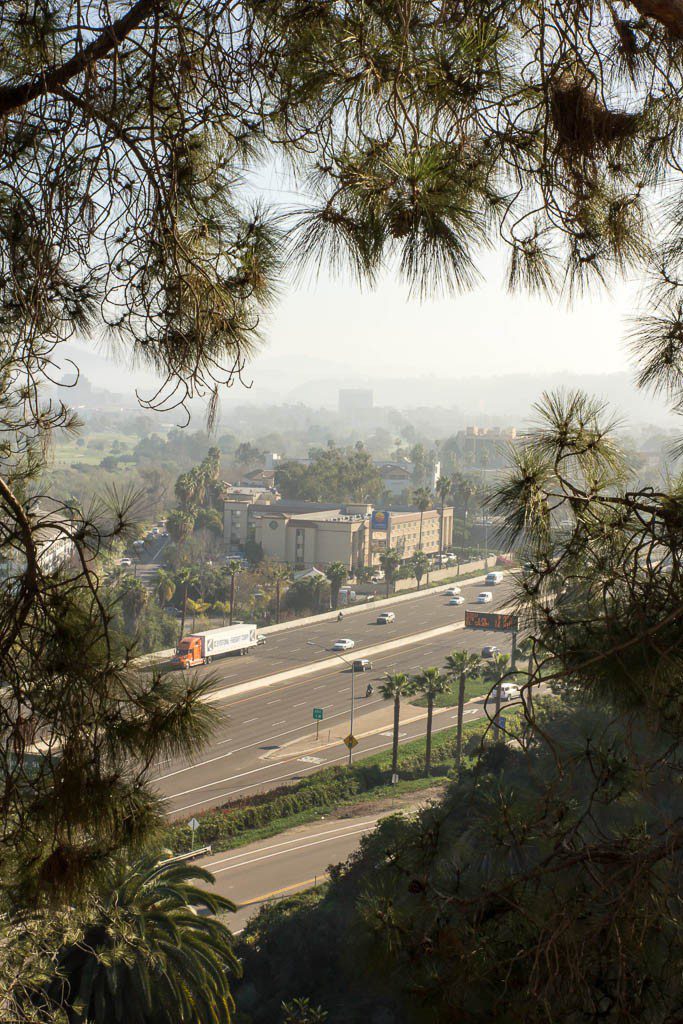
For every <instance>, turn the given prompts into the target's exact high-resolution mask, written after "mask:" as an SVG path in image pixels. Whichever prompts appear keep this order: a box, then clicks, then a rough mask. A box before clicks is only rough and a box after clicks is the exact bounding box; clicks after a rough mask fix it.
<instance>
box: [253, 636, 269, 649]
mask: <svg viewBox="0 0 683 1024" xmlns="http://www.w3.org/2000/svg"><path fill="white" fill-rule="evenodd" d="M267 639H268V637H267V636H266V634H265V633H257V634H256V646H257V647H260V646H261V644H264V643H265V642H266V640H267Z"/></svg>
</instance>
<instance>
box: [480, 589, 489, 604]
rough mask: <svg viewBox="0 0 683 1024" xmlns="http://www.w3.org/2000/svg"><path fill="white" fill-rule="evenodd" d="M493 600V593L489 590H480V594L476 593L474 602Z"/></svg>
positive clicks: (486, 602) (481, 602) (485, 602)
mask: <svg viewBox="0 0 683 1024" xmlns="http://www.w3.org/2000/svg"><path fill="white" fill-rule="evenodd" d="M490 601H493V594H492V593H491V591H490V590H482V592H481V593H480V594H477V600H476V604H488V603H489V602H490Z"/></svg>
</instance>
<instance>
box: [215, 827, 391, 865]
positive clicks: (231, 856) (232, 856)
mask: <svg viewBox="0 0 683 1024" xmlns="http://www.w3.org/2000/svg"><path fill="white" fill-rule="evenodd" d="M383 817H384V815H379V816H378V817H376V818H366V820H365V821H357V820H356V819H354V818H349V820H348V821H345V822H344V823H343V824H339V825H337V826H336V827H335V828H325V829H323V830H322V831H321V832H312V833H311V834H310V835H306V836H293V837H292V838H291V839H284V840H282V842H279V843H271V844H270V846H262V847H260V849H258V850H252V851H251V852H252V853H268V852H269V851H270V850H281V849H282V847H284V846H289V847H292V846H294V848H295V849H298V847H297V846H296V843H301V842H306V841H307V840H308V839H320V837H321V836H333V837H334V836H335V834H336V833H337V832H348V831H349V829H356V828H359V827H360V826H363V827H366V826H367V827H368V828H369V827H370V826H371V825H376V824H377V822H378V821H381V820H382V818H383ZM338 838H340V839H341V838H343V837H342V836H339V837H338ZM284 852H285V853H289V852H290V851H289V850H285V851H284ZM249 856H251V854H250V852H249V851H248V850H236V851H232V852H230V853H228V855H227V857H221V858H220V860H211V861H207V862H206V863H203V864H202V867H203V868H206V870H207V871H210V870H211V869H212V868H213V867H218V866H219V865H220V864H227V863H228V861H235V860H241V859H243V858H244V857H249Z"/></svg>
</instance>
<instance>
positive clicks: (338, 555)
mask: <svg viewBox="0 0 683 1024" xmlns="http://www.w3.org/2000/svg"><path fill="white" fill-rule="evenodd" d="M372 513H373V507H372V505H367V504H364V503H359V504H347V505H344V506H342V507H341V508H340V507H339V506H325V505H322V504H317V503H315V502H295V501H292V502H288V501H272V502H270V503H267V502H263V501H259V502H251V503H250V502H249V501H248V499H247V498H246V496H245V497H244V498H243V499H242V500H239V501H238V500H231V501H226V503H225V513H224V522H225V539H226V543H227V544H228V546H229V548H230V549H231V550H234V549H236V548H243V547H244V545H245V543H246V542H247V540H251V541H255V542H256V543H257V544H260V545H261V549H262V551H263V554H264V557H266V558H269V559H272V560H273V561H277V562H286V563H287V564H288V565H292V566H294V567H295V568H296V569H308V568H311V567H312V566H318V567H321V566H326V565H329V564H330V563H331V562H342V563H343V564H344V565H345V566H346V567H347V568H348V569H349V572H355V571H357V570H359V569H362V568H367V567H370V566H373V565H379V559H380V555H381V553H382V551H384V550H386V548H387V547H394V548H396V549H397V550H398V552H399V554H400V556H401V558H402V559H408V558H411V557H412V555H414V554H415V552H416V551H417V550H419V547H420V544H419V540H420V513H419V512H417V511H415V510H409V509H397V510H393V509H388V510H386V511H385V512H384V513H383V516H384V528H383V529H378V528H375V529H373V515H372ZM439 518H440V514H439V510H438V509H430V510H429V511H428V512H425V513H424V514H423V519H422V545H421V546H422V550H423V551H424V552H425V553H426V554H437V553H438V550H439ZM375 525H376V524H375ZM452 536H453V509H452V508H450V507H447V508H445V509H444V523H443V538H444V547H448V546H449V545H450V543H451V538H452Z"/></svg>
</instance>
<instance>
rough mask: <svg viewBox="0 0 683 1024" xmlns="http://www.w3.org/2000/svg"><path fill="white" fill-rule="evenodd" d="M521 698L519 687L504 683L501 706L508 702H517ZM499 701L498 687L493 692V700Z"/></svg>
mask: <svg viewBox="0 0 683 1024" xmlns="http://www.w3.org/2000/svg"><path fill="white" fill-rule="evenodd" d="M518 697H519V687H518V686H517V685H516V684H515V683H503V684H502V685H501V688H500V700H501V704H502V703H503V702H504V701H508V700H517V698H518ZM497 699H498V687H496V688H495V690H492V691H491V700H497Z"/></svg>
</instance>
